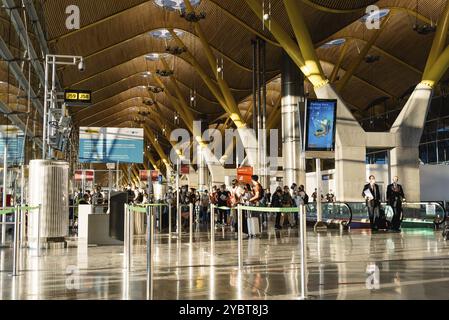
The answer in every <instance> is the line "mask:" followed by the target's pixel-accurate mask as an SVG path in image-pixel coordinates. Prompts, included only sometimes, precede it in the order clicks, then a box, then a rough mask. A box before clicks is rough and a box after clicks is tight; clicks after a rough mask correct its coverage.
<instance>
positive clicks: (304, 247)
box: [299, 205, 307, 300]
mask: <svg viewBox="0 0 449 320" xmlns="http://www.w3.org/2000/svg"><path fill="white" fill-rule="evenodd" d="M299 228H300V238H301V241H300V245H301V248H300V253H301V299H303V300H305V299H307V245H306V241H307V234H306V233H307V228H306V210H305V206H304V205H301V206H300V207H299Z"/></svg>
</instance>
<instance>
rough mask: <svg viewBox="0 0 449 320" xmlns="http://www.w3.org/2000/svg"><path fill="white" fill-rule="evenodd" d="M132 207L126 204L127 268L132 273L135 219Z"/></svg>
mask: <svg viewBox="0 0 449 320" xmlns="http://www.w3.org/2000/svg"><path fill="white" fill-rule="evenodd" d="M131 210H132V209H131V206H129V205H127V204H125V237H124V240H125V268H126V270H127V271H128V272H130V271H131V264H132V261H131V259H132V240H133V236H132V234H133V227H134V225H133V219H132V214H131Z"/></svg>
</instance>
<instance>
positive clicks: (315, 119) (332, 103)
mask: <svg viewBox="0 0 449 320" xmlns="http://www.w3.org/2000/svg"><path fill="white" fill-rule="evenodd" d="M306 112H307V119H306V141H305V150H306V151H334V150H335V133H336V126H337V125H336V124H337V100H324V99H310V100H308V101H307V111H306Z"/></svg>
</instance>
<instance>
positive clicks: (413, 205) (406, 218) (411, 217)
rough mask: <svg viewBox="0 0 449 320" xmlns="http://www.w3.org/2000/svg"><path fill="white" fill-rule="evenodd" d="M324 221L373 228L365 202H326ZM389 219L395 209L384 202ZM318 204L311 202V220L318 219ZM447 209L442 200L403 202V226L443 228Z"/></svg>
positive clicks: (352, 227) (330, 224) (358, 227)
mask: <svg viewBox="0 0 449 320" xmlns="http://www.w3.org/2000/svg"><path fill="white" fill-rule="evenodd" d="M322 208H323V221H324V222H325V223H327V224H328V226H329V227H342V228H351V229H365V228H367V229H369V228H370V222H369V216H368V210H367V208H366V204H365V202H347V203H344V202H335V203H322ZM381 208H382V209H383V210H384V211H385V213H386V215H387V219H388V220H391V218H390V217H391V215H392V209H391V207H389V206H387V204H386V203H382V204H381ZM316 212H317V210H316V204H314V203H313V204H309V205H307V222H308V223H309V224H314V223H315V222H316V221H317V214H316ZM446 217H447V212H446V210H445V209H444V207H443V205H442V204H441V203H438V202H407V203H404V204H403V214H402V228H415V229H416V228H431V229H437V228H439V227H440V226H441V225H442V224H443V223H444V222H445V221H446Z"/></svg>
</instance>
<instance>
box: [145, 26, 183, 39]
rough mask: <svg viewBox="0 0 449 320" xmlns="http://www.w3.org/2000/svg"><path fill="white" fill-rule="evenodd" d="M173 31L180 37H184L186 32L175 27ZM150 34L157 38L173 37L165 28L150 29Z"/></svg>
mask: <svg viewBox="0 0 449 320" xmlns="http://www.w3.org/2000/svg"><path fill="white" fill-rule="evenodd" d="M173 31H174V32H175V34H176V35H177V36H178V37H182V35H183V34H184V31H182V30H179V29H173ZM149 35H150V36H152V37H153V38H156V39H165V40H170V39H171V38H172V36H171V34H170V31H169V30H168V29H164V28H162V29H157V30H153V31H150V33H149Z"/></svg>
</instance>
